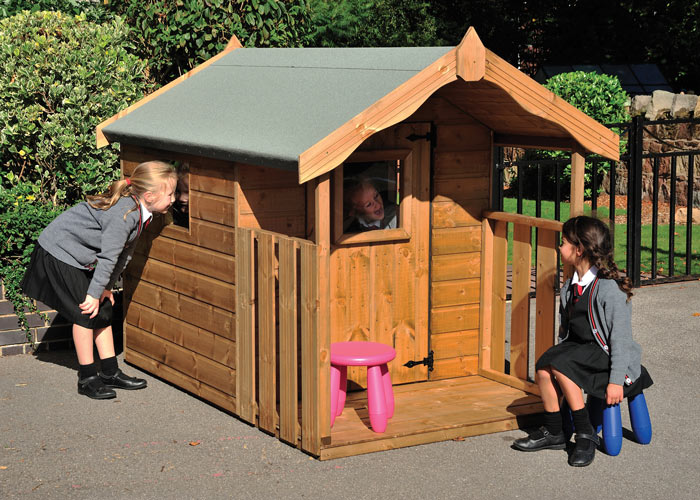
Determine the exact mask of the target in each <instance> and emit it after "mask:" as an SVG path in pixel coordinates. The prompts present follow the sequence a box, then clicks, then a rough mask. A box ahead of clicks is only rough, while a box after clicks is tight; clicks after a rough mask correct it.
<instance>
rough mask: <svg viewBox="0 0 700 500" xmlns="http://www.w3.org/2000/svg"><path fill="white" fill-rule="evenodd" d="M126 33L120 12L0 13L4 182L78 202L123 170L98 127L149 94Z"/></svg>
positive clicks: (53, 198) (0, 124)
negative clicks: (100, 144) (91, 15)
mask: <svg viewBox="0 0 700 500" xmlns="http://www.w3.org/2000/svg"><path fill="white" fill-rule="evenodd" d="M127 35H128V28H127V26H126V25H125V24H124V23H123V22H122V21H121V20H119V19H114V20H113V21H110V22H108V23H105V24H103V25H98V24H94V23H91V22H89V21H87V20H86V19H85V16H84V15H80V16H68V15H66V14H62V13H59V12H35V13H30V12H27V11H25V12H22V13H20V14H17V15H15V16H13V17H9V18H6V19H2V20H0V88H1V89H3V90H2V94H3V98H2V100H1V101H0V165H2V167H1V168H2V172H3V174H6V176H5V177H4V178H3V179H2V180H1V181H2V182H3V183H5V184H6V183H8V182H9V183H16V182H21V181H29V182H31V183H33V184H34V185H38V186H39V187H40V191H39V192H38V193H37V197H38V198H39V199H40V200H42V201H48V200H51V201H52V202H53V203H54V204H59V203H68V204H73V203H74V202H75V201H77V200H80V199H83V198H84V197H85V195H86V194H94V193H95V192H99V191H102V190H104V189H105V188H106V187H107V185H108V184H109V182H110V181H112V180H113V179H114V178H116V177H117V176H118V174H119V171H118V157H117V153H116V150H115V149H113V148H111V147H110V148H104V149H102V150H97V148H96V147H95V127H96V126H97V125H98V124H99V123H100V122H101V121H102V120H104V119H106V118H108V117H110V116H112V115H113V114H115V113H117V112H118V111H120V110H122V109H124V108H126V107H127V106H129V105H130V104H132V103H134V102H135V101H137V100H138V99H140V98H141V97H142V96H143V94H144V90H145V88H146V87H145V77H144V76H143V74H144V68H145V65H144V63H143V62H141V61H140V60H139V59H138V58H137V57H136V56H133V55H131V54H130V53H129V52H128V49H129V48H130V46H129V43H128V41H127Z"/></svg>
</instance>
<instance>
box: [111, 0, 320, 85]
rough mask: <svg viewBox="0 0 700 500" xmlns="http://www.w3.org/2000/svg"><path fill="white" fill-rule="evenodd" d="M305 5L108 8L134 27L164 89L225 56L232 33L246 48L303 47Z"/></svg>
mask: <svg viewBox="0 0 700 500" xmlns="http://www.w3.org/2000/svg"><path fill="white" fill-rule="evenodd" d="M307 1H308V0H288V1H282V0H209V1H206V2H203V1H202V0H121V1H119V0H117V1H113V2H110V3H109V4H108V5H107V8H108V9H111V10H112V11H113V12H115V13H117V14H119V15H121V16H123V17H124V18H125V19H126V21H127V23H128V24H129V25H130V26H131V27H132V28H133V30H132V36H131V39H132V41H133V42H134V45H135V46H136V49H137V53H138V54H139V55H140V56H141V57H142V58H143V59H146V60H147V61H148V68H149V74H150V77H151V78H152V79H153V80H154V81H155V82H157V83H159V84H161V85H164V84H166V83H168V82H170V81H172V80H174V79H175V78H177V77H178V76H180V75H181V74H183V73H186V72H187V71H189V70H190V69H192V68H194V67H195V66H197V65H198V64H200V63H202V62H204V61H206V60H207V59H209V58H211V57H213V56H214V55H216V54H218V53H219V52H221V51H222V50H223V49H224V48H225V47H226V45H227V44H228V42H229V40H230V39H231V37H232V35H234V34H235V35H236V36H237V37H238V39H239V40H240V41H241V43H242V44H244V45H245V46H246V47H296V46H300V45H302V44H303V42H304V41H305V39H306V30H307V26H308V5H307Z"/></svg>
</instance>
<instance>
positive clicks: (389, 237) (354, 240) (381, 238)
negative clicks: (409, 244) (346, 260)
mask: <svg viewBox="0 0 700 500" xmlns="http://www.w3.org/2000/svg"><path fill="white" fill-rule="evenodd" d="M409 239H411V233H410V232H408V231H406V230H405V229H402V228H398V229H382V230H381V231H368V232H366V233H345V234H342V235H341V236H340V237H338V238H337V239H336V240H335V242H336V243H337V244H343V245H353V244H361V243H382V242H385V241H400V240H409Z"/></svg>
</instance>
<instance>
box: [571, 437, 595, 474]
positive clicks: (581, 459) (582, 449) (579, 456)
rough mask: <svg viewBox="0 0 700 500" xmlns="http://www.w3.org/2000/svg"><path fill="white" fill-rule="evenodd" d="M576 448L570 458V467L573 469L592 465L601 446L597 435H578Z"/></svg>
mask: <svg viewBox="0 0 700 500" xmlns="http://www.w3.org/2000/svg"><path fill="white" fill-rule="evenodd" d="M574 441H576V446H575V447H574V451H573V452H572V453H571V455H570V456H569V465H570V466H572V467H585V466H587V465H590V464H591V462H593V458H595V449H596V447H597V446H598V444H600V438H599V437H598V435H597V434H588V433H581V432H579V433H576V436H575V437H574Z"/></svg>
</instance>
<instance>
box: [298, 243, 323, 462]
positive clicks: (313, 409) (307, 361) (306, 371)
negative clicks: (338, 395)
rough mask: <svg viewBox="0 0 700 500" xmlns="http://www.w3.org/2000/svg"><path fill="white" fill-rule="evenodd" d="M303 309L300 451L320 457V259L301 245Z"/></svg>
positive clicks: (311, 249)
mask: <svg viewBox="0 0 700 500" xmlns="http://www.w3.org/2000/svg"><path fill="white" fill-rule="evenodd" d="M301 307H302V309H301V368H302V369H301V447H302V449H303V450H305V451H308V452H309V453H315V454H318V453H319V452H320V439H319V436H318V419H319V414H318V406H319V396H320V395H319V393H318V373H317V366H318V365H317V356H316V355H315V354H316V352H317V351H316V346H317V344H318V335H319V324H318V323H319V322H318V312H319V308H318V255H317V250H316V247H315V246H311V245H301ZM329 372H330V369H329ZM329 375H330V373H329ZM328 390H329V392H330V388H329V389H328ZM328 411H329V412H330V409H329V410H328Z"/></svg>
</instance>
